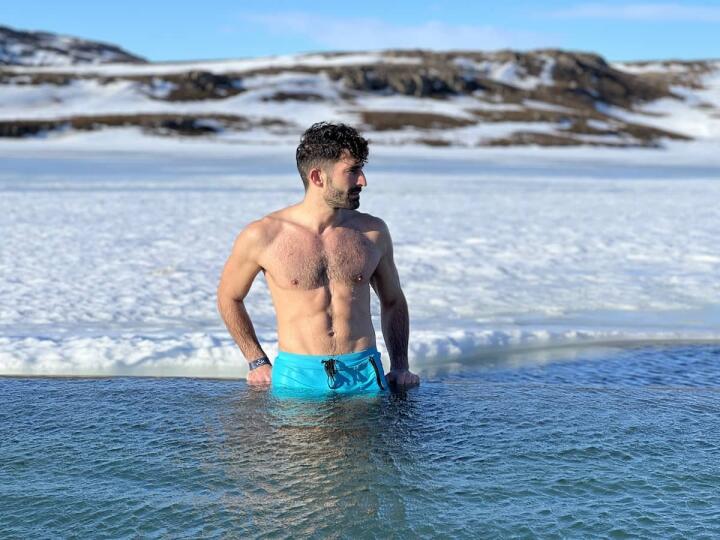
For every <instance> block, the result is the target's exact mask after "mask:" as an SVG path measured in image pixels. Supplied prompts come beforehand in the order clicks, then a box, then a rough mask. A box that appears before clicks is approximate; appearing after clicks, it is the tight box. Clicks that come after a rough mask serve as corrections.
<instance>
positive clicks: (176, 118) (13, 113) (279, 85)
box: [0, 27, 720, 148]
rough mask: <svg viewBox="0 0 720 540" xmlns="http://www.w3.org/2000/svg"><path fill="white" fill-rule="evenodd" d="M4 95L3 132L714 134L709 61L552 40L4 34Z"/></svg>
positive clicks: (451, 141)
mask: <svg viewBox="0 0 720 540" xmlns="http://www.w3.org/2000/svg"><path fill="white" fill-rule="evenodd" d="M18 36H19V37H18ZM3 54H4V55H5V56H4V57H3V56H2V55H3ZM3 63H5V64H12V65H5V66H3V65H2V64H3ZM3 89H5V90H7V91H8V92H7V94H6V96H7V98H6V99H4V101H3V102H2V104H1V105H2V106H0V137H16V138H19V137H34V136H46V135H48V134H51V135H53V136H64V135H66V134H72V133H75V132H88V131H96V130H101V129H102V130H120V129H123V130H126V131H127V130H128V129H135V130H138V131H142V132H144V133H147V134H152V135H159V136H182V137H187V136H199V137H212V138H215V139H217V140H226V141H233V142H241V143H244V142H252V143H262V144H276V143H278V142H281V141H285V142H288V143H290V142H294V141H296V140H297V137H298V136H299V135H300V134H301V133H302V131H303V130H304V129H305V128H306V127H307V126H308V125H309V124H310V123H312V122H315V121H318V120H331V121H342V122H347V123H351V124H353V125H356V126H358V127H359V128H361V129H362V131H363V132H364V133H366V134H367V135H368V136H369V137H370V138H371V139H372V140H373V142H374V143H377V144H384V145H405V144H422V145H426V146H455V147H466V148H467V147H477V146H515V145H535V146H606V147H650V148H661V147H663V146H664V145H665V144H666V143H667V141H671V140H675V141H690V140H693V139H713V140H717V139H720V63H719V62H717V61H653V62H650V61H645V62H613V63H611V62H607V61H606V60H605V59H604V58H603V57H602V56H600V55H597V54H594V53H590V52H582V51H568V50H559V49H538V50H532V51H513V50H501V51H494V52H487V51H426V50H385V51H374V52H326V53H314V54H296V55H282V56H272V57H264V58H247V59H238V60H215V61H188V62H172V63H148V62H146V61H145V60H143V59H142V58H139V57H137V56H133V55H130V54H129V53H126V52H125V51H123V50H122V49H120V48H118V47H115V46H112V45H107V44H102V43H97V42H89V41H84V40H79V39H76V38H71V37H63V36H56V35H53V34H48V33H28V32H17V31H15V30H10V29H7V28H3V27H0V91H2V90H3Z"/></svg>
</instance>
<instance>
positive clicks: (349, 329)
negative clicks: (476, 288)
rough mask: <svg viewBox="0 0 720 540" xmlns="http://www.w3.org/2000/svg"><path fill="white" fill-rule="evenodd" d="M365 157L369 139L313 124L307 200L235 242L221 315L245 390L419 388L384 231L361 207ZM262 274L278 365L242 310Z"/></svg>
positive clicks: (305, 151) (223, 282) (306, 154)
mask: <svg viewBox="0 0 720 540" xmlns="http://www.w3.org/2000/svg"><path fill="white" fill-rule="evenodd" d="M367 157H368V143H367V140H365V139H364V138H362V137H361V136H360V135H359V134H358V132H357V131H356V130H355V129H354V128H352V127H349V126H346V125H343V124H329V123H325V122H321V123H318V124H314V125H313V126H311V127H310V128H309V129H308V130H307V131H306V132H305V133H304V134H303V136H302V139H301V141H300V145H299V146H298V149H297V152H296V160H297V167H298V171H299V172H300V177H301V178H302V181H303V184H304V186H305V197H304V199H303V200H302V202H300V203H298V204H295V205H293V206H289V207H287V208H283V209H281V210H278V211H276V212H273V213H271V214H269V215H267V216H265V217H264V218H262V219H259V220H257V221H254V222H252V223H250V224H249V225H248V226H247V227H246V228H245V229H244V230H243V231H242V232H241V233H240V235H239V236H238V237H237V239H236V240H235V245H234V247H233V250H232V253H231V255H230V257H229V259H228V261H227V263H226V264H225V268H224V269H223V273H222V277H221V279H220V285H219V287H218V292H217V296H218V309H219V311H220V314H221V315H222V318H223V320H224V321H225V324H226V326H227V328H228V331H229V332H230V334H231V335H232V337H233V339H234V340H235V342H236V343H237V344H238V347H239V348H240V350H241V352H242V354H243V355H244V356H245V358H246V359H247V360H248V362H249V373H248V376H247V382H248V384H251V385H268V384H272V386H273V388H276V387H292V388H300V389H308V390H323V391H333V392H357V391H363V392H364V391H379V390H384V389H386V388H387V385H388V383H391V384H394V385H396V386H399V387H407V386H412V385H416V384H418V383H419V377H418V376H417V375H415V374H414V373H412V372H411V371H410V370H409V366H408V357H407V350H408V332H409V318H408V308H407V302H406V301H405V296H404V295H403V292H402V289H401V288H400V280H399V278H398V273H397V269H396V268H395V263H394V261H393V247H392V240H391V238H390V234H389V232H388V228H387V226H386V225H385V223H384V222H383V221H382V220H381V219H379V218H377V217H374V216H371V215H370V214H364V213H362V212H358V211H357V210H356V209H357V208H358V207H359V206H360V192H361V190H362V188H363V187H365V186H367V180H366V178H365V174H364V172H363V166H364V165H365V163H366V161H367ZM260 271H262V272H263V274H264V275H265V279H266V280H267V284H268V288H269V289H270V294H271V296H272V301H273V304H274V306H275V311H276V316H277V332H278V348H279V353H278V356H277V358H276V359H275V362H274V365H273V364H271V362H270V361H269V360H268V358H267V356H266V355H265V353H264V352H263V350H262V348H261V346H260V343H259V342H258V339H257V336H256V335H255V331H254V329H253V325H252V322H251V321H250V317H249V316H248V313H247V310H246V309H245V304H244V303H243V299H244V298H245V296H246V295H247V293H248V292H249V290H250V286H251V285H252V282H253V280H254V279H255V276H257V274H258V273H259V272H260ZM371 286H372V288H373V289H374V291H375V292H376V294H377V295H378V298H379V299H380V306H381V312H380V313H381V323H382V331H383V337H384V338H385V344H386V346H387V349H388V353H389V355H390V371H389V372H388V373H387V374H385V373H384V372H383V367H382V363H381V362H380V354H379V353H378V351H377V349H376V348H375V330H374V328H373V325H372V320H371V318H370V287H371Z"/></svg>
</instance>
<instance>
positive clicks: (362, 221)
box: [352, 210, 388, 234]
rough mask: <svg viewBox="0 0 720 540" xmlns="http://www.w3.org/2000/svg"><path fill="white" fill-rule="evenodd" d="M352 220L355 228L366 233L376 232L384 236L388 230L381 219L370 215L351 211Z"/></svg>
mask: <svg viewBox="0 0 720 540" xmlns="http://www.w3.org/2000/svg"><path fill="white" fill-rule="evenodd" d="M352 219H353V222H354V223H355V224H356V226H358V227H359V228H362V229H365V230H367V231H377V232H379V233H381V234H384V233H386V232H387V230H388V227H387V224H386V223H385V222H384V221H383V220H382V219H381V218H379V217H377V216H373V215H372V214H367V213H365V212H358V211H357V210H353V215H352Z"/></svg>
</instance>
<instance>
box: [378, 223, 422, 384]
mask: <svg viewBox="0 0 720 540" xmlns="http://www.w3.org/2000/svg"><path fill="white" fill-rule="evenodd" d="M379 222H380V242H379V245H380V248H381V249H382V252H383V254H382V257H381V258H380V262H379V263H378V266H377V268H376V269H375V273H374V274H373V276H372V279H371V280H370V283H371V285H372V287H373V289H374V290H375V293H376V294H377V295H378V298H379V299H380V321H381V324H382V332H383V337H384V338H385V346H386V347H387V349H388V353H389V354H390V371H389V372H388V373H387V375H386V376H387V380H388V382H389V383H391V384H392V383H394V384H396V385H398V386H413V385H416V384H419V383H420V377H418V376H417V375H415V374H414V373H412V372H411V371H410V366H409V364H408V338H409V334H410V316H409V314H408V305H407V301H406V300H405V295H404V294H403V292H402V288H401V287H400V278H399V276H398V272H397V268H396V267H395V261H394V259H393V246H392V239H391V238H390V231H389V230H388V228H387V225H385V223H384V222H383V221H382V220H379Z"/></svg>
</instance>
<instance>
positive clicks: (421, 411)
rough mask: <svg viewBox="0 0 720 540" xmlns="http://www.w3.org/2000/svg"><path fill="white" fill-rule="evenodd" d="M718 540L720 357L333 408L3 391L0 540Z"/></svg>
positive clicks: (138, 393) (681, 353)
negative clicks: (637, 539) (641, 539)
mask: <svg viewBox="0 0 720 540" xmlns="http://www.w3.org/2000/svg"><path fill="white" fill-rule="evenodd" d="M528 358H529V357H528ZM520 360H522V355H520ZM718 535H720V346H718V345H712V344H710V345H678V346H662V347H661V346H642V347H634V348H623V349H613V350H606V351H601V352H597V351H595V352H594V353H592V354H591V353H590V351H588V353H587V354H584V353H583V354H579V355H575V356H574V357H573V358H570V359H567V358H564V359H563V358H561V357H560V355H559V354H558V357H557V358H555V359H554V358H553V355H552V354H549V355H546V358H544V359H543V360H542V361H536V360H526V361H517V358H515V359H514V360H513V361H494V360H493V361H491V360H489V359H479V360H477V361H475V362H469V363H465V364H462V365H458V366H455V368H453V369H444V370H443V369H436V370H427V372H426V373H425V376H424V378H423V382H422V384H421V386H420V387H418V388H414V389H411V390H409V391H407V392H402V393H393V394H389V395H381V396H374V397H363V398H359V397H355V398H353V397H342V396H338V397H330V398H328V399H326V400H321V401H317V400H306V401H303V400H286V399H283V400H278V399H276V398H274V397H273V396H272V395H269V394H268V392H267V391H265V390H257V389H253V388H250V387H248V386H247V385H246V384H245V382H244V381H235V380H205V379H182V378H176V379H159V378H158V379H153V378H105V379H62V378H3V379H0V536H2V538H41V537H42V538H56V537H61V538H66V537H78V538H88V537H91V538H108V537H112V538H137V537H143V538H264V537H268V538H270V537H272V538H297V537H314V538H358V537H363V538H407V537H408V536H418V537H433V538H478V537H483V538H493V537H503V538H504V537H528V538H530V537H543V538H567V537H577V538H586V537H590V536H602V537H611V538H635V537H647V538H655V537H662V538H672V537H677V538H686V537H693V538H701V537H707V538H710V537H717V536H718Z"/></svg>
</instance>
